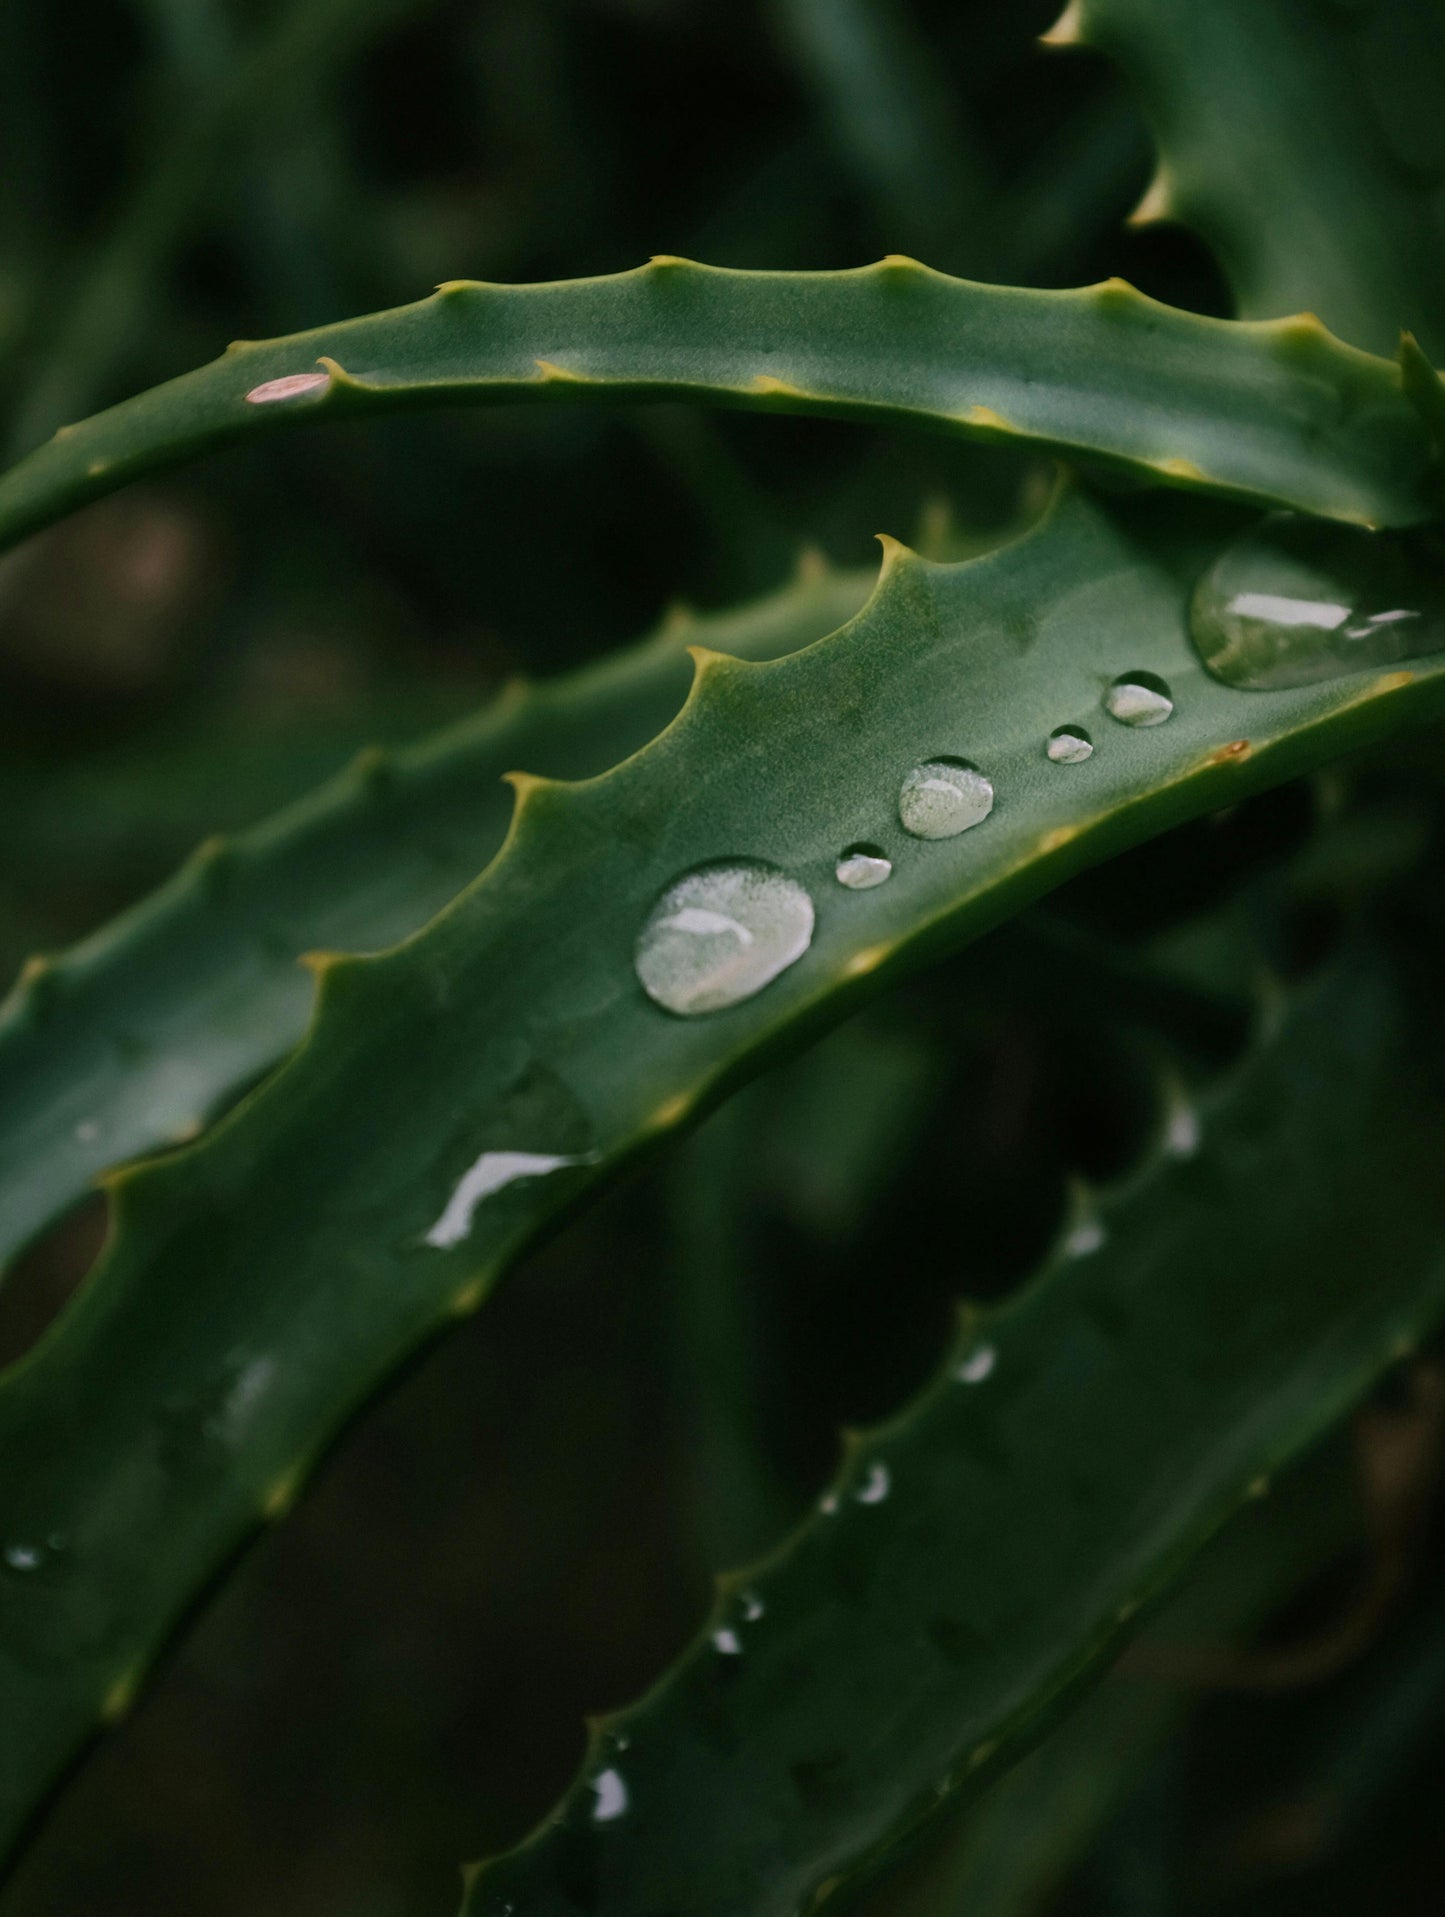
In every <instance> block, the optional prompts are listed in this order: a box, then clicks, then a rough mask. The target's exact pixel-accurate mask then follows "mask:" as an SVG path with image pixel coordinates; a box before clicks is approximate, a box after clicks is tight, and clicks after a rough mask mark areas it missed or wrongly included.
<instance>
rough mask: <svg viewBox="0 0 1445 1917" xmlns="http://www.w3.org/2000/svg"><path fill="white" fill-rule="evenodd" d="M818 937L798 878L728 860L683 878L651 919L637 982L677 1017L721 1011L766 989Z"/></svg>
mask: <svg viewBox="0 0 1445 1917" xmlns="http://www.w3.org/2000/svg"><path fill="white" fill-rule="evenodd" d="M812 938H813V901H812V900H811V899H810V898H809V896H808V894H807V893H806V892H805V891H804V889H803V887H802V886H801V885H799V884H798V882H797V880H796V879H790V878H788V877H787V876H786V875H785V874H784V873H782V872H780V871H778V869H777V867H776V866H772V865H767V864H765V863H764V862H763V861H762V860H761V859H720V860H717V861H716V862H714V863H712V864H710V865H699V866H697V867H695V868H694V869H693V870H692V871H691V872H685V873H684V874H683V876H682V877H681V878H680V879H675V880H674V881H673V883H672V884H671V885H670V886H668V888H667V890H666V891H665V892H664V893H663V895H662V897H661V898H660V899H659V900H658V901H657V903H656V905H654V906H653V908H652V910H651V911H650V912H649V913H648V915H647V919H646V921H645V923H644V924H643V927H642V930H641V932H640V933H639V934H638V938H637V954H636V965H637V976H638V978H639V979H641V981H642V989H643V990H644V991H645V992H646V993H647V995H648V997H649V998H651V999H653V1000H655V1001H656V1003H657V1004H659V1005H661V1006H664V1007H665V1008H666V1009H667V1010H668V1011H669V1012H677V1013H680V1014H681V1015H682V1016H683V1017H690V1016H693V1015H695V1014H697V1013H699V1012H718V1011H721V1010H723V1008H724V1007H726V1006H729V1005H738V1004H740V1003H741V1002H742V1001H743V1000H744V999H747V998H751V997H752V996H753V994H754V992H759V991H761V990H762V988H763V987H764V986H765V985H766V984H767V983H768V982H769V980H770V979H775V978H776V977H777V976H778V974H779V972H785V971H786V970H787V968H788V967H789V966H790V965H792V964H794V963H795V962H796V961H797V960H798V959H800V958H801V957H802V956H803V954H804V952H806V951H807V949H808V947H809V945H810V944H811V943H812Z"/></svg>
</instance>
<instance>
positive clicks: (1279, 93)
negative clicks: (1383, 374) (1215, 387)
mask: <svg viewBox="0 0 1445 1917" xmlns="http://www.w3.org/2000/svg"><path fill="white" fill-rule="evenodd" d="M1048 37H1049V38H1050V39H1051V40H1052V41H1054V42H1055V43H1056V44H1071V43H1074V42H1078V41H1082V42H1086V43H1087V44H1089V45H1090V46H1095V47H1098V48H1100V49H1102V50H1103V51H1104V52H1106V53H1109V54H1111V55H1113V56H1114V57H1115V58H1117V59H1118V60H1119V62H1120V63H1121V65H1122V66H1123V67H1124V69H1125V70H1126V72H1127V73H1128V75H1129V79H1130V81H1131V83H1132V84H1133V86H1134V89H1135V91H1136V92H1137V94H1138V96H1139V99H1140V102H1141V104H1142V105H1143V107H1144V110H1145V112H1146V114H1147V115H1148V117H1149V120H1150V122H1151V124H1152V125H1153V127H1154V130H1155V134H1156V136H1157V138H1158V141H1159V148H1160V162H1159V170H1158V173H1157V174H1156V176H1155V179H1154V183H1153V185H1152V187H1151V188H1150V191H1149V193H1148V195H1147V196H1146V198H1145V200H1144V201H1143V203H1142V204H1141V207H1140V210H1139V214H1138V215H1136V218H1143V219H1178V220H1183V221H1185V222H1187V223H1188V224H1189V225H1190V226H1193V227H1195V228H1196V229H1197V230H1198V231H1199V232H1200V233H1201V234H1202V235H1203V237H1204V238H1205V239H1207V240H1208V241H1209V242H1210V244H1211V245H1212V246H1213V247H1214V248H1215V250H1216V252H1217V253H1218V255H1219V258H1220V261H1221V263H1222V265H1223V267H1224V269H1225V272H1226V273H1227V274H1228V276H1229V279H1230V282H1231V284H1232V285H1233V287H1234V290H1235V292H1236V294H1237V296H1238V299H1239V310H1240V312H1241V313H1242V314H1243V315H1244V316H1245V317H1246V318H1249V319H1268V318H1273V317H1275V316H1277V315H1279V314H1281V313H1298V312H1300V311H1301V310H1302V309H1303V310H1308V311H1312V312H1316V313H1318V314H1319V315H1320V316H1321V318H1322V319H1323V320H1324V321H1325V323H1326V325H1328V326H1330V327H1332V328H1333V329H1334V330H1335V331H1336V332H1337V333H1338V334H1340V336H1341V337H1342V338H1344V339H1348V340H1352V341H1354V343H1355V344H1356V345H1358V346H1363V347H1367V348H1370V349H1371V350H1373V351H1376V352H1389V351H1391V350H1392V349H1393V347H1394V344H1395V341H1396V340H1397V339H1398V337H1399V334H1400V330H1401V328H1402V327H1409V328H1411V329H1412V330H1413V331H1414V332H1415V333H1416V334H1418V336H1419V338H1420V340H1421V343H1422V344H1423V345H1424V347H1425V349H1426V351H1427V352H1429V353H1431V354H1432V355H1433V356H1434V357H1435V358H1437V359H1438V358H1439V357H1440V356H1441V355H1442V354H1445V211H1442V209H1445V200H1442V197H1441V184H1442V181H1445V139H1442V136H1441V127H1442V124H1445V19H1442V16H1441V13H1440V10H1439V8H1438V7H1433V6H1430V5H1421V4H1420V0H1365V3H1364V4H1363V5H1349V6H1329V5H1324V4H1318V3H1316V4H1310V0H1210V4H1209V5H1208V6H1198V5H1194V4H1191V0H1071V4H1070V5H1069V8H1068V10H1067V12H1066V13H1065V14H1064V16H1063V18H1062V19H1061V20H1060V22H1059V24H1058V25H1057V26H1056V27H1055V28H1054V30H1053V33H1052V34H1051V35H1049V36H1048Z"/></svg>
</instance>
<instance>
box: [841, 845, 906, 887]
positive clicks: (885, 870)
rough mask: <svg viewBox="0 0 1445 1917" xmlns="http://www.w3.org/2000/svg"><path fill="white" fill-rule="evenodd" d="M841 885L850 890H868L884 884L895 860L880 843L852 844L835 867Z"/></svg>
mask: <svg viewBox="0 0 1445 1917" xmlns="http://www.w3.org/2000/svg"><path fill="white" fill-rule="evenodd" d="M833 871H834V874H835V875H836V877H837V880H838V883H839V885H846V886H847V887H848V890H849V891H850V892H867V891H870V890H871V889H872V887H873V886H875V885H882V883H883V881H884V880H885V879H886V878H888V877H889V876H890V875H891V873H892V871H893V861H892V859H890V858H889V857H888V855H887V854H886V853H885V852H884V850H883V848H882V847H881V846H878V845H850V846H848V847H847V849H846V850H845V851H844V852H843V854H842V856H841V857H840V858H839V860H838V863H837V864H836V865H835V866H834V868H833Z"/></svg>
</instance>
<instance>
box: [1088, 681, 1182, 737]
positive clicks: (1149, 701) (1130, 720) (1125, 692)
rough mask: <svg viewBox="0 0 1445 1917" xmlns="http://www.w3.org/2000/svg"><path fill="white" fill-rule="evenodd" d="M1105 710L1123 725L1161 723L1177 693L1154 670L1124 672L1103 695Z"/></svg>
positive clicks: (1159, 724)
mask: <svg viewBox="0 0 1445 1917" xmlns="http://www.w3.org/2000/svg"><path fill="white" fill-rule="evenodd" d="M1104 710H1105V711H1106V712H1107V713H1108V715H1109V717H1110V718H1111V719H1117V720H1118V721H1119V724H1120V725H1121V726H1162V725H1163V723H1164V721H1165V720H1166V719H1167V718H1169V717H1170V715H1171V714H1172V713H1173V711H1174V695H1173V694H1172V693H1171V692H1170V690H1169V688H1168V686H1167V685H1166V684H1165V683H1164V681H1163V680H1162V679H1161V678H1160V677H1159V675H1158V674H1157V673H1154V672H1121V673H1120V674H1119V677H1118V678H1117V679H1116V680H1115V681H1114V683H1113V685H1111V686H1110V687H1109V690H1108V691H1107V692H1106V693H1105V694H1104Z"/></svg>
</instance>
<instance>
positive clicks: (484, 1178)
mask: <svg viewBox="0 0 1445 1917" xmlns="http://www.w3.org/2000/svg"><path fill="white" fill-rule="evenodd" d="M589 1160H590V1154H585V1153H584V1154H583V1155H581V1156H580V1157H578V1156H568V1155H567V1154H566V1153H561V1152H483V1153H482V1155H481V1157H480V1158H479V1159H477V1161H476V1162H475V1164H473V1165H470V1166H469V1167H468V1168H467V1170H466V1171H465V1172H463V1174H462V1176H461V1178H460V1179H459V1180H458V1182H457V1185H456V1187H455V1189H454V1190H453V1192H452V1195H451V1197H450V1198H449V1199H448V1200H447V1202H446V1206H445V1208H444V1209H443V1211H442V1214H441V1216H440V1218H438V1219H437V1221H436V1223H435V1224H434V1225H433V1226H432V1228H431V1230H430V1231H429V1232H428V1233H427V1234H426V1240H425V1242H426V1243H427V1244H429V1245H431V1246H433V1247H435V1249H436V1250H438V1251H447V1250H449V1249H450V1248H451V1247H452V1246H453V1245H459V1244H460V1243H461V1242H462V1240H463V1239H464V1238H466V1237H467V1236H469V1234H470V1232H471V1229H472V1219H473V1217H474V1216H475V1214H476V1210H477V1207H478V1205H480V1204H482V1203H483V1201H484V1200H486V1199H488V1198H491V1197H492V1196H493V1195H494V1194H495V1193H497V1192H499V1191H505V1190H506V1188H507V1186H508V1185H515V1184H516V1182H517V1181H518V1179H520V1178H545V1177H546V1176H547V1174H548V1173H549V1172H554V1171H561V1170H562V1168H563V1167H564V1166H565V1165H585V1164H587V1163H588V1162H589Z"/></svg>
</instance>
